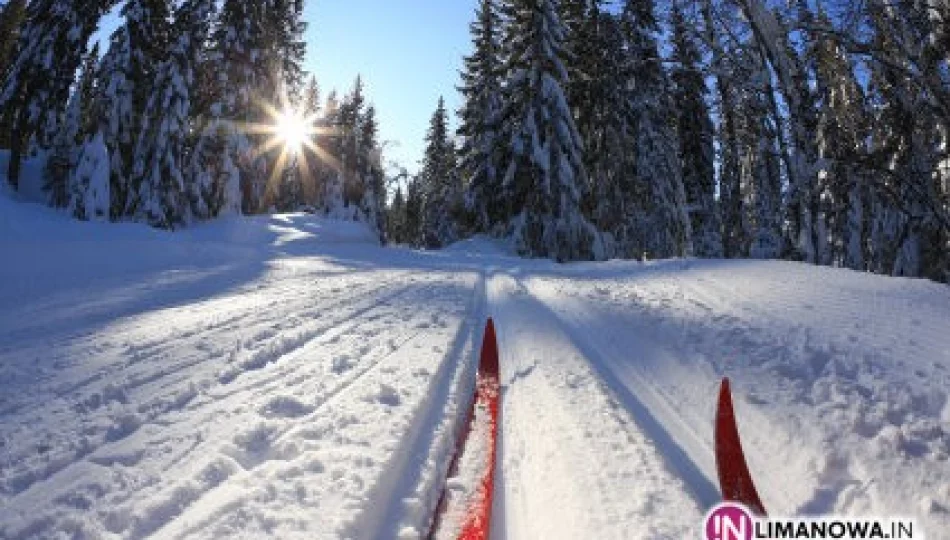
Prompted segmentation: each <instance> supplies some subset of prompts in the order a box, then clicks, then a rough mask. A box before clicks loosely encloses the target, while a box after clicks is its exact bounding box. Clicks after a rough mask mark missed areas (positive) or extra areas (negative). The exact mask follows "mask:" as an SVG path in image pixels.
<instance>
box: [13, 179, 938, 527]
mask: <svg viewBox="0 0 950 540" xmlns="http://www.w3.org/2000/svg"><path fill="white" fill-rule="evenodd" d="M0 251H2V252H3V253H4V254H5V264H3V265H0V538H14V539H19V538H54V537H58V536H65V537H76V538H146V537H151V538H183V537H187V538H222V537H242V538H261V537H273V538H368V539H369V538H419V537H422V536H424V535H425V534H426V533H427V532H428V530H429V525H430V522H431V520H432V517H433V515H434V512H435V509H436V505H437V503H438V500H439V496H440V493H441V489H442V488H441V483H442V479H443V478H444V477H445V475H446V472H447V469H448V465H449V463H450V461H451V458H452V455H453V452H454V449H455V437H456V435H457V433H459V432H460V424H461V419H462V418H464V416H465V413H466V412H467V407H468V404H469V403H468V399H469V396H470V391H471V385H472V374H473V370H474V365H475V359H476V354H477V350H476V346H475V344H477V343H480V339H481V330H482V324H483V322H484V318H485V316H486V315H492V316H494V317H495V320H496V323H497V325H498V339H499V345H500V355H501V366H502V384H503V389H502V390H503V393H502V416H501V441H500V447H499V460H498V465H499V476H498V479H497V482H498V483H497V487H496V498H495V509H494V515H495V517H496V519H495V523H494V535H495V536H494V537H493V538H511V539H525V538H542V537H543V538H595V537H596V538H683V537H687V536H692V535H693V534H695V533H692V534H691V532H692V531H695V530H696V529H697V527H698V525H699V519H700V518H701V516H702V514H703V512H704V511H705V510H706V508H707V507H708V506H709V505H711V504H713V503H714V502H715V501H716V499H717V492H716V485H715V481H714V479H715V471H714V463H713V456H712V450H711V440H712V416H713V408H714V405H715V397H716V384H717V382H718V379H719V377H721V376H723V375H728V376H730V377H732V378H733V379H734V381H735V383H734V385H735V389H736V393H737V396H736V397H737V403H736V407H737V415H738V417H739V422H740V429H741V430H742V433H743V437H744V438H745V443H746V449H747V452H748V454H749V456H748V457H749V460H750V465H751V468H752V470H753V474H754V475H755V476H756V479H757V482H758V484H759V488H760V491H761V493H762V495H763V499H764V502H765V504H766V505H767V506H768V507H769V509H770V510H771V511H772V512H773V513H776V514H792V513H805V514H811V513H828V512H833V513H842V514H849V515H879V514H880V515H893V514H899V515H910V516H914V517H917V518H918V519H919V520H920V522H921V524H922V525H923V526H924V527H925V529H926V530H928V531H934V532H933V533H932V535H933V534H939V533H938V531H943V530H947V528H950V461H948V455H950V401H948V389H950V333H948V332H947V328H948V327H950V324H948V323H950V289H948V288H947V287H946V286H941V285H936V284H932V283H927V282H923V281H912V280H903V279H889V278H884V277H879V276H869V275H862V274H856V273H853V272H849V271H840V270H833V269H827V268H817V267H810V266H805V265H798V264H793V263H782V262H755V261H728V262H703V261H669V262H662V263H655V264H641V263H632V262H611V263H604V264H576V265H568V266H557V265H553V264H551V263H549V262H546V261H525V260H520V259H515V258H512V257H510V256H509V255H506V254H505V252H506V248H505V247H504V246H497V245H495V244H494V243H493V242H491V241H489V240H486V239H475V240H471V241H468V242H466V243H465V244H463V245H459V246H455V247H454V248H453V249H450V250H446V251H443V252H431V253H420V252H414V251H410V250H406V249H387V248H382V247H380V246H378V245H377V244H376V243H375V242H374V240H373V237H372V235H371V234H370V233H369V232H368V231H366V230H365V229H364V228H362V227H361V226H359V225H357V224H352V223H339V222H332V221H323V220H319V219H315V218H313V217H312V216H304V215H288V216H274V217H266V218H265V217H262V218H253V219H236V220H230V221H223V222H219V223H214V224H210V225H202V226H197V227H194V228H192V229H188V230H186V231H182V232H179V233H174V234H169V233H162V232H157V231H152V230H149V229H147V228H144V227H140V226H136V225H102V224H98V225H97V224H80V223H76V222H73V221H71V220H68V219H66V218H65V217H63V216H61V215H59V214H56V213H54V212H52V211H49V210H47V209H45V208H42V207H39V206H34V205H28V204H20V203H13V202H11V201H10V200H8V198H5V197H0ZM6 255H9V256H8V257H6ZM461 483H464V481H461ZM456 487H458V488H459V489H464V486H456ZM453 519H457V517H454V516H448V517H447V518H446V520H447V521H448V523H446V524H445V530H447V531H451V530H452V527H453V525H454V524H453V523H452V520H453ZM443 536H448V537H450V536H451V534H448V535H443ZM931 537H935V536H931Z"/></svg>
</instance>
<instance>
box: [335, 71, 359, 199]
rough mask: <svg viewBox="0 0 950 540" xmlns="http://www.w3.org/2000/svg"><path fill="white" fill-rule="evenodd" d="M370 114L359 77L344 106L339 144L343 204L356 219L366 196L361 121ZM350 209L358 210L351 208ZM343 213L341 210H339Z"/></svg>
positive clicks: (342, 107)
mask: <svg viewBox="0 0 950 540" xmlns="http://www.w3.org/2000/svg"><path fill="white" fill-rule="evenodd" d="M365 111H366V97H365V95H364V94H363V77H362V76H361V75H358V76H357V77H356V80H355V81H354V82H353V88H352V89H351V90H350V92H349V93H348V94H346V96H344V97H343V101H342V102H341V103H340V110H339V130H340V131H339V139H338V141H339V143H338V146H337V148H338V150H337V154H336V155H337V156H338V159H339V160H340V169H341V171H342V173H343V205H344V207H346V211H344V212H343V213H347V214H350V215H352V216H353V217H356V216H355V213H354V212H353V210H354V209H355V207H356V206H357V205H358V204H359V201H360V199H362V196H363V193H362V191H363V186H362V178H361V175H360V172H361V171H360V169H361V163H360V161H361V160H362V154H363V147H362V146H363V145H362V140H361V135H362V133H361V130H360V119H361V118H362V117H363V114H364V113H365ZM350 207H354V208H353V209H351V208H350ZM338 213H339V211H338Z"/></svg>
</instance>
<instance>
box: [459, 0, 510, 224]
mask: <svg viewBox="0 0 950 540" xmlns="http://www.w3.org/2000/svg"><path fill="white" fill-rule="evenodd" d="M469 28H470V32H471V35H472V43H473V47H474V51H473V52H472V54H471V55H469V56H466V57H465V60H464V68H463V70H462V85H461V86H460V87H459V91H460V92H461V94H462V100H463V103H462V108H461V110H460V111H459V119H460V124H459V129H458V135H459V136H460V148H459V174H460V176H461V179H462V181H463V182H464V184H465V186H466V191H467V193H466V207H467V210H468V213H469V214H470V217H469V221H470V223H468V224H467V225H468V228H470V229H471V230H472V231H475V232H483V233H487V232H490V231H491V229H492V228H493V227H494V226H495V225H497V224H499V223H501V222H502V220H503V216H502V214H501V210H502V200H501V199H500V195H501V178H500V175H499V170H498V169H499V161H500V158H501V154H502V148H501V145H500V143H501V141H500V139H499V137H498V125H497V116H498V113H499V111H500V109H501V58H500V45H499V36H500V32H501V21H500V19H499V15H498V11H497V8H496V6H495V0H481V1H480V3H479V5H478V9H477V11H476V14H475V21H474V22H473V23H472V24H471V26H470V27H469Z"/></svg>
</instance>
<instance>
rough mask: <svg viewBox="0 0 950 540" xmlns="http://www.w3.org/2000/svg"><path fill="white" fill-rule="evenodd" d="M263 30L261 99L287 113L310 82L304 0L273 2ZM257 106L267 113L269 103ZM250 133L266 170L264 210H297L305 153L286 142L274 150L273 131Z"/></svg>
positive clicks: (266, 5)
mask: <svg viewBox="0 0 950 540" xmlns="http://www.w3.org/2000/svg"><path fill="white" fill-rule="evenodd" d="M262 28H263V36H262V41H261V43H260V51H261V59H260V60H258V62H259V63H261V64H263V65H265V66H268V69H267V70H266V71H265V72H264V73H262V74H261V76H260V82H259V85H258V88H257V89H256V92H257V96H258V99H262V100H269V101H271V103H270V104H269V105H270V107H273V108H276V109H277V110H279V111H281V112H284V111H287V110H291V109H293V110H295V111H296V109H297V108H298V107H299V105H300V100H301V97H302V92H303V89H304V83H305V82H306V81H305V73H304V70H303V62H304V57H305V55H306V49H307V47H306V43H305V42H304V41H303V33H304V32H305V31H306V28H307V24H306V23H305V22H304V21H303V0H267V1H266V2H265V3H264V18H263V20H262ZM257 108H258V111H263V110H266V109H267V108H268V107H261V106H258V107H257ZM269 116H272V114H271V115H269ZM259 121H260V122H270V123H273V122H274V118H272V117H268V116H262V117H260V119H259ZM248 136H249V137H250V139H251V142H252V145H253V147H254V148H255V149H256V152H255V155H256V156H257V158H258V161H259V162H260V163H259V166H261V167H263V169H264V170H265V171H266V178H265V180H266V183H265V185H264V186H263V189H262V191H261V193H262V200H261V201H260V204H259V208H260V210H267V209H269V208H272V207H275V206H276V207H278V208H280V209H282V210H296V209H297V207H299V206H300V205H301V204H302V203H303V201H302V200H301V196H302V193H303V190H302V188H301V185H300V180H301V178H300V175H299V173H298V170H297V168H298V164H299V163H300V161H299V156H298V155H296V154H292V153H289V152H288V149H287V148H284V147H282V146H274V147H271V148H268V139H269V138H270V136H269V135H268V134H257V133H249V134H248Z"/></svg>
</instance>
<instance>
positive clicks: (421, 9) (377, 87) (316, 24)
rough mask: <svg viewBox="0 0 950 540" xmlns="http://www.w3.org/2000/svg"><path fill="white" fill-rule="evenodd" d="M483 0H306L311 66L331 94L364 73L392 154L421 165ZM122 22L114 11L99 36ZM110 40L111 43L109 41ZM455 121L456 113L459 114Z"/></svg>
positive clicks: (450, 97) (454, 101)
mask: <svg viewBox="0 0 950 540" xmlns="http://www.w3.org/2000/svg"><path fill="white" fill-rule="evenodd" d="M475 4H476V0H306V13H305V17H306V20H307V22H308V23H309V24H310V27H309V28H308V30H307V34H306V40H307V44H308V55H307V63H306V68H307V70H308V71H310V72H311V73H313V74H315V75H316V76H317V79H318V80H319V82H320V85H321V87H322V89H323V94H324V97H325V96H326V94H327V93H328V92H329V90H330V89H331V88H336V89H337V90H338V91H339V92H340V93H341V94H343V93H345V92H347V91H349V89H350V88H351V87H352V85H353V81H354V79H356V75H357V74H358V73H361V74H362V75H363V79H364V82H365V84H366V93H367V95H368V97H369V99H370V100H371V101H372V102H373V103H374V104H375V105H376V109H377V112H378V113H379V120H380V135H381V139H382V140H384V141H391V142H389V143H387V145H386V147H385V156H386V159H387V160H395V161H397V162H399V163H400V164H401V165H403V166H405V167H407V168H408V169H409V170H410V171H416V170H417V169H418V161H419V160H420V159H421V158H422V151H423V148H424V142H423V138H424V137H425V132H426V128H427V127H428V123H429V117H430V116H431V115H432V112H433V111H434V110H435V107H436V103H437V101H438V99H439V96H440V95H444V96H445V99H446V102H447V104H448V107H449V110H450V111H455V110H457V109H458V106H459V96H458V95H457V92H456V90H455V87H456V86H457V85H458V82H459V75H458V70H459V69H460V68H461V65H462V56H463V55H465V54H468V52H469V48H470V37H469V33H468V25H469V22H470V21H471V20H472V19H473V18H474V10H475ZM118 24H119V19H118V18H117V16H116V15H115V12H114V13H113V14H110V15H109V16H107V17H106V18H105V19H104V20H103V22H102V25H101V28H100V35H101V36H103V38H104V39H106V40H107V39H108V35H109V34H111V32H112V31H113V30H114V29H115V27H116V26H117V25H118ZM104 45H105V44H104ZM453 121H454V118H453Z"/></svg>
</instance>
